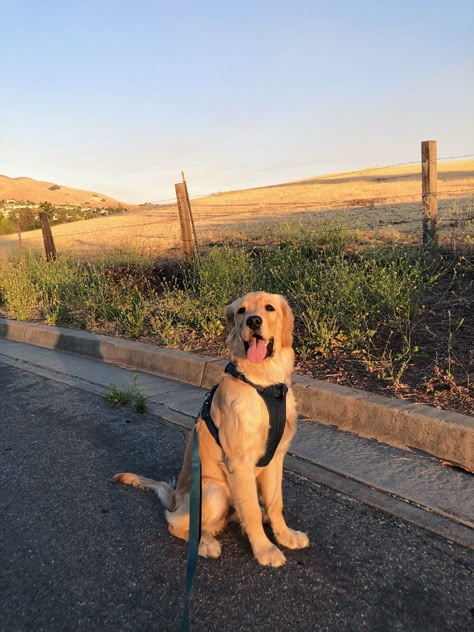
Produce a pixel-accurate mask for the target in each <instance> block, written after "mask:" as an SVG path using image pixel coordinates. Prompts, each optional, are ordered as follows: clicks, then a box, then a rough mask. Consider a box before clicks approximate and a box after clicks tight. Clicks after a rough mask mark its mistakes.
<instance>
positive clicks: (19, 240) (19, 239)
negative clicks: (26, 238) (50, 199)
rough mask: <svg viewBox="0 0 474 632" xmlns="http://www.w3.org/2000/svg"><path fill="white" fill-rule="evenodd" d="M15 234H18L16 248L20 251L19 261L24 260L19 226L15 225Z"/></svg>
mask: <svg viewBox="0 0 474 632" xmlns="http://www.w3.org/2000/svg"><path fill="white" fill-rule="evenodd" d="M16 232H17V233H18V248H19V250H20V261H24V260H25V253H24V251H23V242H22V240H21V226H20V224H17V225H16Z"/></svg>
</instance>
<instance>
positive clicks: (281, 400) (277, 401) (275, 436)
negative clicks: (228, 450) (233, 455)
mask: <svg viewBox="0 0 474 632" xmlns="http://www.w3.org/2000/svg"><path fill="white" fill-rule="evenodd" d="M225 372H226V373H229V374H230V375H232V377H235V378H236V379H237V380H240V381H241V382H245V383H246V384H248V385H249V386H252V387H253V388H254V389H255V390H256V391H257V393H258V394H259V395H260V397H261V398H262V399H263V401H264V402H265V405H266V407H267V410H268V414H269V417H270V429H269V431H268V438H267V448H266V450H265V454H264V455H263V456H262V457H261V458H260V459H259V461H258V462H257V467H265V466H266V465H268V464H269V463H270V461H271V460H272V458H273V455H274V454H275V451H276V449H277V447H278V444H279V443H280V440H281V438H282V436H283V433H284V431H285V424H286V394H287V393H288V387H287V386H286V384H272V385H271V386H267V387H265V388H264V387H263V386H259V385H258V384H254V383H253V382H251V381H250V380H248V379H247V378H246V377H245V375H244V374H243V373H240V371H237V369H236V367H235V365H234V364H233V363H232V362H229V364H228V365H227V366H226V368H225ZM217 387H218V384H216V385H214V386H213V387H212V390H211V392H210V393H209V394H208V396H207V397H206V399H205V401H204V404H203V405H202V409H201V413H200V416H201V418H202V419H203V420H204V422H205V424H206V426H207V428H208V430H209V432H210V433H211V434H212V436H213V437H214V440H215V441H216V443H217V445H218V446H219V447H222V446H221V442H220V440H219V430H218V428H217V427H216V425H215V423H214V421H213V419H212V417H211V404H212V398H213V397H214V393H215V392H216V389H217Z"/></svg>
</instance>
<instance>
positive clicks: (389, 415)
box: [0, 318, 474, 470]
mask: <svg viewBox="0 0 474 632" xmlns="http://www.w3.org/2000/svg"><path fill="white" fill-rule="evenodd" d="M0 337H2V338H7V339H9V340H15V341H17V342H26V343H29V344H33V345H37V346H40V347H45V348H48V349H59V350H61V351H69V352H71V353H77V354H79V355H85V356H88V357H91V358H96V359H100V360H102V361H104V362H109V363H112V364H119V365H121V366H124V367H127V368H130V369H137V370H141V371H145V372H148V373H152V374H155V375H160V376H162V377H167V378H170V379H175V380H179V381H181V382H185V383H187V384H193V385H194V386H201V387H203V388H210V387H211V386H212V385H213V384H215V383H216V382H218V381H219V379H220V376H221V375H222V373H223V371H224V367H225V365H226V364H227V360H219V359H213V358H209V357H206V356H202V355H199V354H196V353H187V352H184V351H179V350H173V349H161V348H159V347H154V346H152V345H147V344H143V343H139V342H133V341H128V340H122V339H120V338H113V337H110V336H103V335H98V334H91V333H89V332H83V331H75V330H72V329H65V328H62V327H49V326H47V325H40V324H36V323H30V322H20V321H12V320H7V319H4V318H0ZM293 389H294V393H295V396H296V399H297V403H298V411H299V413H300V414H302V415H304V416H306V417H310V418H312V419H316V420H317V421H319V422H321V423H326V424H331V425H335V426H338V427H339V428H341V429H343V430H349V431H351V432H355V433H357V434H359V435H361V436H363V437H369V438H373V439H377V440H379V441H383V442H385V443H388V444H391V445H396V446H398V447H400V446H401V447H413V448H417V449H420V450H423V451H425V452H429V453H430V454H433V455H435V456H437V457H439V458H442V459H446V460H449V461H453V462H455V463H459V464H460V465H463V466H465V467H467V468H469V469H470V470H474V417H470V416H467V415H461V414H459V413H453V412H448V411H443V410H437V409H435V408H431V407H429V406H423V405H419V404H410V403H407V402H403V401H399V400H396V399H390V398H388V397H382V396H380V395H372V394H371V393H366V392H364V391H359V390H356V389H351V388H348V387H345V386H339V385H337V384H331V383H329V382H323V381H321V380H314V379H311V378H306V377H301V376H294V382H293Z"/></svg>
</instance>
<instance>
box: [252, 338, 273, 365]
mask: <svg viewBox="0 0 474 632" xmlns="http://www.w3.org/2000/svg"><path fill="white" fill-rule="evenodd" d="M267 344H268V343H266V342H265V340H260V339H257V338H252V339H251V340H250V342H249V348H248V351H247V359H248V360H250V362H263V360H265V357H266V355H267Z"/></svg>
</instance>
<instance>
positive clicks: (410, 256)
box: [0, 225, 435, 383]
mask: <svg viewBox="0 0 474 632" xmlns="http://www.w3.org/2000/svg"><path fill="white" fill-rule="evenodd" d="M280 229H281V226H280ZM270 233H271V234H268V235H267V236H266V240H265V239H263V238H262V239H261V241H260V244H259V246H258V247H255V240H254V238H252V240H253V243H252V246H249V244H246V243H240V245H236V244H227V245H223V246H215V247H210V248H208V249H207V250H206V251H205V252H204V253H203V254H202V255H201V257H200V259H199V261H196V262H195V263H194V264H193V265H185V264H181V266H176V269H177V271H178V273H177V275H175V276H172V275H168V276H167V277H166V278H159V279H158V278H157V276H156V268H153V267H152V266H150V261H149V260H146V261H145V260H144V261H134V262H133V263H129V262H127V261H124V259H122V263H118V262H117V260H115V261H114V262H110V261H99V262H88V263H84V262H82V263H78V262H75V261H72V260H69V259H66V258H63V259H61V258H59V259H58V260H57V261H55V262H49V263H47V262H45V261H44V260H43V259H42V258H40V257H34V256H30V257H27V259H26V260H25V261H24V262H22V263H21V262H9V263H7V264H6V265H4V266H3V267H2V269H1V271H0V297H1V300H2V302H3V305H4V308H5V310H6V313H7V315H8V316H10V317H11V318H17V319H20V320H25V319H28V318H32V317H37V318H41V319H43V320H45V321H46V322H47V323H49V324H51V325H56V324H57V325H70V326H74V327H81V328H87V329H89V330H94V331H104V332H107V333H114V334H118V335H121V336H125V337H131V338H140V337H146V338H149V339H152V340H154V341H156V342H157V343H158V344H160V345H163V346H168V347H180V348H183V349H193V348H198V347H202V345H203V344H204V343H205V342H206V341H214V342H216V341H221V343H222V340H223V333H224V323H223V313H224V308H225V306H226V305H227V304H229V303H230V302H231V301H233V300H234V299H235V298H237V297H238V296H241V295H242V294H244V293H245V292H247V291H250V290H255V289H264V290H267V291H270V292H276V293H282V294H284V295H286V296H287V297H288V299H289V300H290V303H291V305H292V307H293V309H294V312H295V316H296V323H297V329H296V345H297V350H298V351H299V352H300V354H302V355H303V356H305V357H311V356H312V355H315V354H323V355H325V356H328V355H330V354H332V353H335V352H337V351H340V350H343V351H344V352H347V353H355V354H358V355H359V356H360V357H361V358H362V359H363V360H364V361H365V362H366V363H367V365H368V367H369V369H371V370H372V371H375V372H377V374H378V375H380V377H382V378H384V379H386V380H389V381H391V382H395V383H396V382H398V381H400V380H401V378H402V376H403V373H404V371H405V370H406V368H407V366H408V364H409V362H410V361H411V360H412V358H413V356H414V355H415V354H416V353H417V351H418V348H417V345H416V341H415V340H414V323H415V320H416V316H417V314H418V313H419V312H420V310H421V309H422V303H423V297H424V295H425V293H426V291H427V290H428V288H429V286H430V285H431V284H432V283H433V280H434V278H435V277H434V275H433V273H427V271H426V270H424V268H423V263H422V258H421V255H420V253H419V252H418V251H417V250H416V249H414V248H409V247H403V246H396V247H395V246H392V247H386V246H385V247H381V246H373V247H369V248H367V247H366V248H363V249H362V248H357V247H355V246H356V244H355V242H356V241H357V239H356V238H355V237H354V235H353V234H352V233H351V232H350V231H349V230H347V229H345V228H338V227H332V228H331V229H330V230H328V229H325V230H324V231H318V230H317V229H316V228H315V227H312V226H309V227H308V226H306V227H296V228H295V225H292V226H291V227H289V228H287V229H286V230H282V232H281V233H280V235H279V239H278V240H277V235H276V233H275V232H274V229H273V228H272V229H271V230H270Z"/></svg>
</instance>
